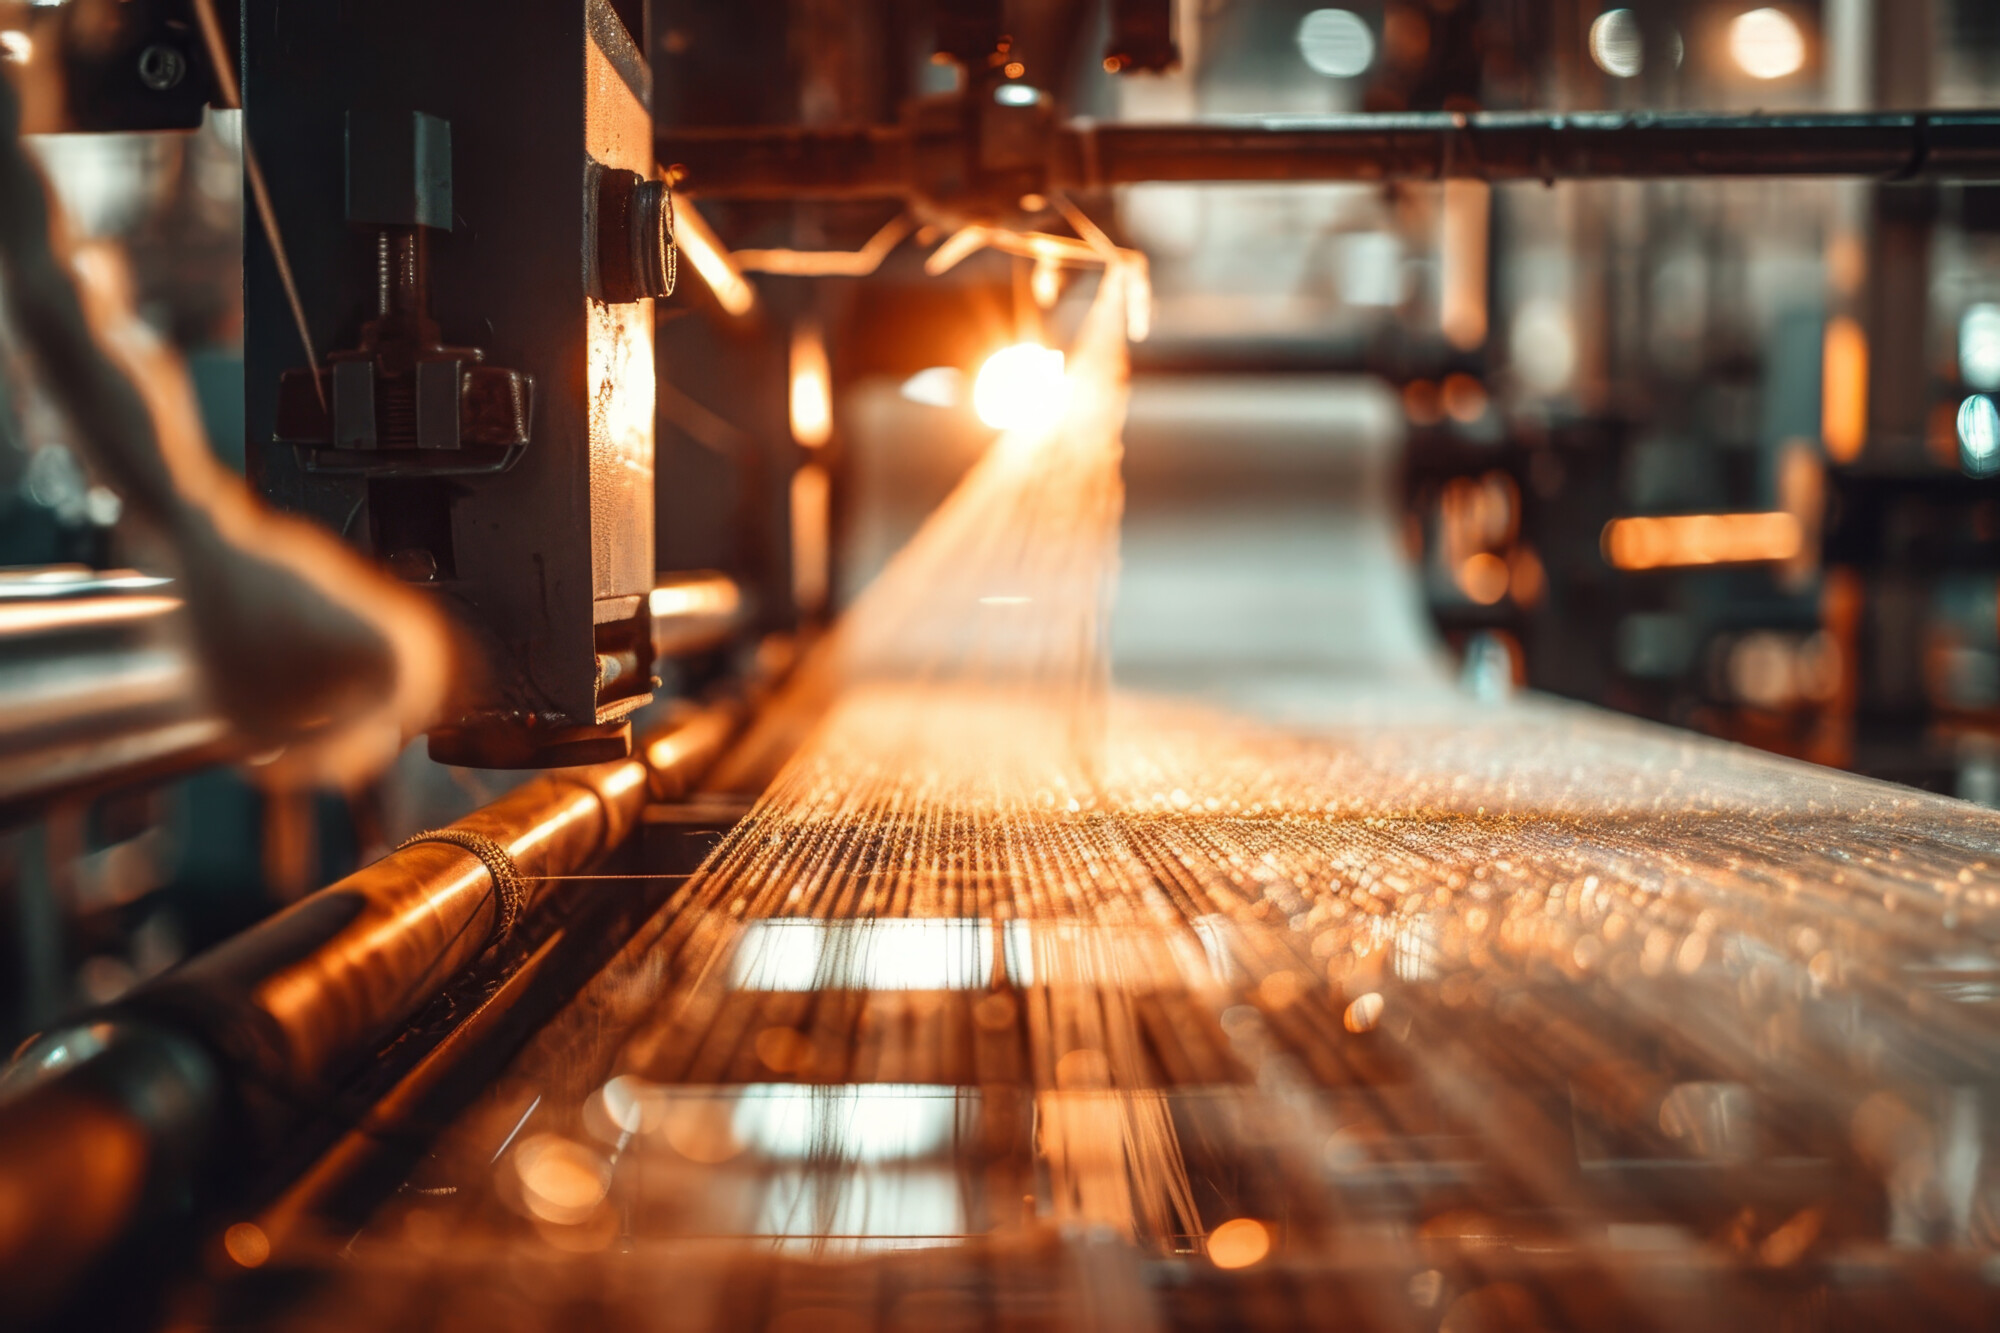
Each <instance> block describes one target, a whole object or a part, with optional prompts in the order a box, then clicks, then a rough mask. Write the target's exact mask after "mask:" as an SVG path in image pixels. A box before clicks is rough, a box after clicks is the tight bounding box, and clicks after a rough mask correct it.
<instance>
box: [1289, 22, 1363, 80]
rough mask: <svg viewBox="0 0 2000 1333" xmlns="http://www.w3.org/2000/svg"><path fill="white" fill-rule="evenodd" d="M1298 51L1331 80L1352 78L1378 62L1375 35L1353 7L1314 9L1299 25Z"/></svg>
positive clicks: (1308, 62) (1316, 69) (1307, 61)
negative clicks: (1376, 60)
mask: <svg viewBox="0 0 2000 1333" xmlns="http://www.w3.org/2000/svg"><path fill="white" fill-rule="evenodd" d="M1299 54H1300V55H1302V56H1304V57H1305V58H1306V63H1307V64H1308V65H1311V66H1312V67H1313V69H1314V70H1315V71H1316V72H1318V73H1320V74H1324V75H1326V76H1327V77H1328V78H1329V79H1351V78H1353V77H1354V76H1355V75H1357V74H1361V73H1363V72H1365V71H1366V70H1367V68H1368V67H1369V66H1370V65H1372V64H1373V63H1375V34H1374V33H1373V32H1372V31H1370V30H1369V27H1368V24H1367V22H1366V21H1365V20H1363V19H1362V17H1361V16H1360V15H1359V14H1356V13H1353V12H1352V11H1350V10H1345V9H1315V10H1314V11H1313V12H1312V13H1310V14H1308V15H1306V16H1305V19H1304V21H1303V22H1301V23H1300V24H1299Z"/></svg>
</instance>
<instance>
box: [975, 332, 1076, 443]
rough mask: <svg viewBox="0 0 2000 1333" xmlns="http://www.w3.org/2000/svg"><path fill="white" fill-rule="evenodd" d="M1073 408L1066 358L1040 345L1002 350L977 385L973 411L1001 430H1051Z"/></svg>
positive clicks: (982, 369)
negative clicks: (1066, 373) (1064, 409)
mask: <svg viewBox="0 0 2000 1333" xmlns="http://www.w3.org/2000/svg"><path fill="white" fill-rule="evenodd" d="M1068 405H1069V377H1068V376H1066V375H1064V374H1063V354H1062V353H1061V352H1058V351H1056V350H1055V349H1054V348H1050V347H1042V346H1038V345H1037V344H1035V343H1016V344H1014V345H1013V346H1012V347H1003V348H1001V349H1000V350H999V351H997V352H995V353H994V354H993V355H992V356H990V357H988V358H987V359H986V364H985V365H983V366H981V367H980V368H979V378H978V379H976V380H974V381H973V384H972V410H973V411H975V412H977V413H978V414H979V419H980V420H981V421H983V422H985V423H986V424H987V425H989V426H991V427H992V428H993V429H995V430H1029V431H1043V430H1047V429H1049V428H1050V427H1052V426H1054V425H1055V424H1056V422H1057V420H1058V419H1060V418H1061V416H1062V413H1063V408H1064V407H1066V406H1068Z"/></svg>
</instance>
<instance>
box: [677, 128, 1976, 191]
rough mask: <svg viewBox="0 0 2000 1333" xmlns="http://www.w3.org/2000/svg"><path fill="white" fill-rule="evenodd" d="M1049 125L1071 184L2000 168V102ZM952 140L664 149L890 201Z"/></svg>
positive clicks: (831, 140)
mask: <svg viewBox="0 0 2000 1333" xmlns="http://www.w3.org/2000/svg"><path fill="white" fill-rule="evenodd" d="M1045 136H1046V156H1045V161H1044V162H1043V163H1042V165H1041V166H1040V167H1039V168H1038V169H1039V170H1040V171H1041V172H1042V173H1043V175H1045V177H1046V181H1045V182H1044V184H1045V185H1046V186H1047V187H1048V188H1053V189H1069V190H1091V189H1100V188H1103V187H1106V186H1111V185H1123V184H1136V183H1139V182H1143V181H1218V182H1221V181H1434V180H1483V181H1492V182H1503V181H1544V182H1554V181H1559V180H1645V179H1664V178H1703V177H1721V176H1846V177H1862V178H1868V179H1874V180H1886V181H1901V180H2000V112H1994V111H1963V112H1958V111H1954V112H1925V111H1905V112H1869V113H1850V112H1813V113H1799V114H1783V115H1754V114H1753V115H1742V114H1735V113H1729V114H1719V113H1706V112H1689V113H1678V112H1676V113H1652V112H1637V113H1627V112H1581V113H1574V114H1567V115H1558V114H1552V113H1548V112H1481V113H1477V114H1463V113H1458V112H1413V113H1407V114H1394V115H1357V116H1319V117H1295V116H1268V117H1255V118H1237V119H1226V120H1203V121H1194V122H1186V123H1177V124H1102V125H1098V124H1091V123H1089V122H1073V123H1070V124H1067V125H1061V126H1054V127H1050V128H1049V129H1047V130H1046V131H1045ZM952 142H953V141H952V140H951V139H950V138H949V137H948V136H946V135H935V134H931V133H929V132H918V131H913V130H912V129H911V128H909V127H908V126H902V125H899V126H868V127H849V128H836V129H810V130H808V129H800V128H792V127H786V128H780V129H724V130H704V129H680V130H674V131H672V132H670V133H668V134H665V135H663V136H662V137H661V140H660V145H659V152H660V156H661V159H662V160H663V161H670V162H674V163H676V164H678V165H679V167H680V168H681V170H682V172H683V177H684V188H685V189H686V190H687V191H688V192H689V193H691V194H694V195H698V196H702V197H714V198H746V199H749V198H756V199H814V198H877V197H904V196H912V195H921V194H922V193H923V192H924V191H923V182H922V181H921V180H920V179H919V177H918V170H919V164H921V163H923V162H926V161H932V160H946V159H950V160H953V161H962V160H963V158H964V156H965V155H964V153H963V152H960V153H957V154H952V153H950V151H949V149H950V145H951V144H952ZM1011 180H1012V178H1011V177H1010V182H1011Z"/></svg>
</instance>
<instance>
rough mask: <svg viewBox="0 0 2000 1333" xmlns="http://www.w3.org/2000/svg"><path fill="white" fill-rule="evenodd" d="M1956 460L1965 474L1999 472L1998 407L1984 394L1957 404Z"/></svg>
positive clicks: (1974, 395) (1999, 428) (1973, 475)
mask: <svg viewBox="0 0 2000 1333" xmlns="http://www.w3.org/2000/svg"><path fill="white" fill-rule="evenodd" d="M1958 461H1959V465H1960V466H1961V467H1963V468H1964V469H1965V472H1966V475H1967V476H1972V477H1990V476H1992V475H1993V474H1994V473H1996V472H2000V407H1995V406H1994V405H1993V400H1992V399H1991V398H1988V397H1987V396H1986V395H1985V394H1983V393H1975V394H1973V395H1972V397H1970V398H1968V399H1966V400H1965V401H1964V402H1962V403H1960V404H1959V405H1958Z"/></svg>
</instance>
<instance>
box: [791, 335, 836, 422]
mask: <svg viewBox="0 0 2000 1333" xmlns="http://www.w3.org/2000/svg"><path fill="white" fill-rule="evenodd" d="M792 438H793V439H795V440H797V441H798V442H799V443H800V444H802V445H804V446H805V447H806V448H808V449H817V448H819V447H820V446H821V445H823V444H825V443H826V442H827V441H828V440H830V439H832V438H833V375H832V372H831V371H830V370H829V369H828V368H827V363H826V343H825V341H824V340H822V339H821V338H820V336H819V329H818V328H817V327H815V326H814V325H811V324H800V325H799V326H798V327H797V328H795V329H793V330H792Z"/></svg>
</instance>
